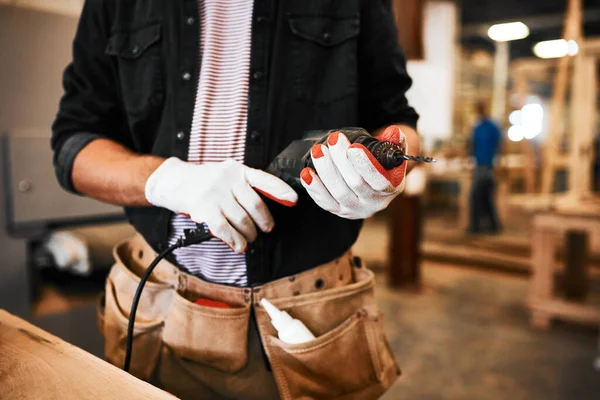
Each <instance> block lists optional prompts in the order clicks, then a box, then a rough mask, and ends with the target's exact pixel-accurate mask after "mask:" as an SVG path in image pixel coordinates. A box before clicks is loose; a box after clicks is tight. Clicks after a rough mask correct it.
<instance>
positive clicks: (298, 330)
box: [260, 299, 315, 344]
mask: <svg viewBox="0 0 600 400" xmlns="http://www.w3.org/2000/svg"><path fill="white" fill-rule="evenodd" d="M260 304H262V306H263V307H264V308H265V310H266V311H267V314H269V317H271V324H273V327H274V328H275V329H276V330H277V335H278V336H279V339H280V340H281V341H282V342H285V343H289V344H297V343H305V342H309V341H311V340H313V339H314V338H315V335H313V334H312V333H311V331H309V330H308V328H307V327H306V326H305V325H304V324H303V323H302V322H301V321H299V320H297V319H294V318H292V317H291V316H290V314H288V313H287V312H285V311H281V310H280V309H278V308H277V307H275V306H274V305H273V304H271V303H270V302H269V301H268V300H267V299H262V300H261V301H260Z"/></svg>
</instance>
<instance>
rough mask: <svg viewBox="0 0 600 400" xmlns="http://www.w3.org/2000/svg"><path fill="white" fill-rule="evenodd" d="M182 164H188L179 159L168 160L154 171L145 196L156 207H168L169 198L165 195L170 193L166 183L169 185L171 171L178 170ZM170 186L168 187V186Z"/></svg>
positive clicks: (147, 183)
mask: <svg viewBox="0 0 600 400" xmlns="http://www.w3.org/2000/svg"><path fill="white" fill-rule="evenodd" d="M181 164H186V163H185V162H184V161H181V160H180V159H179V158H177V157H171V158H168V159H166V160H165V161H164V162H163V163H162V164H160V165H159V166H158V168H156V170H154V172H153V173H152V175H150V177H149V178H148V180H147V181H146V186H145V188H144V194H145V196H146V200H148V202H149V203H150V204H152V205H154V206H159V207H167V205H166V202H167V197H166V196H165V195H164V193H168V191H169V188H165V187H164V186H165V183H169V182H170V179H169V175H170V173H169V171H171V170H173V169H176V168H177V167H178V166H180V165H181ZM167 186H168V185H167Z"/></svg>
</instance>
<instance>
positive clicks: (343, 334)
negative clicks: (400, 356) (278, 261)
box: [253, 255, 400, 400]
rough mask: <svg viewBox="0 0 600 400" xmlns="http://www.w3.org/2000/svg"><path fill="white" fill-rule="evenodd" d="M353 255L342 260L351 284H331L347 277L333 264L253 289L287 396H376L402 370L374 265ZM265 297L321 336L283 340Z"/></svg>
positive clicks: (278, 378)
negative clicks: (368, 265) (381, 306)
mask: <svg viewBox="0 0 600 400" xmlns="http://www.w3.org/2000/svg"><path fill="white" fill-rule="evenodd" d="M353 260H354V259H352V258H350V256H349V255H347V256H346V257H344V258H341V259H339V260H338V262H339V264H346V265H349V267H348V268H347V269H346V271H347V272H346V273H348V274H349V276H350V279H349V281H348V282H347V283H345V284H344V285H335V284H334V285H332V284H329V282H334V281H335V280H336V279H338V280H341V281H345V280H346V278H345V277H344V276H343V275H341V274H340V268H339V267H338V268H335V266H331V265H327V266H324V267H317V268H315V269H312V270H309V271H306V272H304V273H301V274H299V275H296V276H292V277H288V278H285V279H281V280H278V281H275V282H271V283H269V284H266V285H264V286H261V287H259V288H255V289H254V300H253V301H254V307H255V309H256V317H257V322H258V326H259V329H260V333H261V338H262V341H263V343H264V345H265V350H266V352H267V354H268V357H269V360H270V362H271V366H272V369H273V373H274V375H275V380H276V381H277V385H278V387H279V391H280V393H281V397H282V399H284V400H291V399H345V400H346V399H347V400H350V399H357V400H358V399H377V398H379V397H380V396H381V395H382V394H383V393H384V392H385V391H386V390H387V389H388V388H389V387H390V386H391V385H392V383H393V382H394V381H395V380H396V379H397V377H398V376H399V375H400V369H399V368H398V366H397V364H396V361H395V359H394V356H393V353H392V352H391V350H390V347H389V344H388V342H387V339H386V337H385V334H384V331H383V319H382V315H381V312H380V311H379V309H378V307H377V305H376V304H375V299H374V293H373V289H374V284H375V282H374V275H373V272H371V271H369V270H368V269H366V268H360V267H358V266H357V264H358V265H360V264H361V263H360V262H359V263H353V262H352V261H353ZM322 282H325V283H324V284H323V283H322ZM297 287H303V288H304V290H302V289H297ZM315 288H317V289H316V290H315ZM262 298H266V299H268V300H269V301H271V302H272V303H273V304H274V305H275V306H277V307H278V308H279V309H280V310H284V311H287V312H288V313H289V314H290V315H291V316H292V317H293V318H296V319H298V320H300V321H302V322H303V323H304V324H305V325H306V327H307V328H308V329H309V330H310V331H311V332H312V333H313V334H314V335H315V337H316V339H314V340H311V341H309V342H306V343H301V344H288V343H284V342H283V341H281V340H279V339H278V338H277V336H276V331H275V329H274V328H273V326H272V325H271V322H270V318H269V316H268V315H267V313H266V312H265V310H264V309H263V308H262V307H261V306H260V303H259V302H260V300H261V299H262Z"/></svg>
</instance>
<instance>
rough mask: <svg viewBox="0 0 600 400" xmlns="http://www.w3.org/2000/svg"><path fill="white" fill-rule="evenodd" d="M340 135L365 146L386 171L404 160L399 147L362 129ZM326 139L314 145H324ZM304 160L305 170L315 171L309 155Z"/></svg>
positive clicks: (347, 131)
mask: <svg viewBox="0 0 600 400" xmlns="http://www.w3.org/2000/svg"><path fill="white" fill-rule="evenodd" d="M361 131H362V132H361ZM342 133H343V134H344V135H345V136H346V137H347V138H348V140H349V141H350V143H352V144H355V143H359V144H362V145H363V146H365V148H366V149H367V150H368V151H369V152H370V153H371V154H373V156H374V157H375V159H376V160H377V161H379V163H380V164H381V166H382V167H383V168H385V169H387V170H390V169H394V168H396V167H399V166H401V165H402V163H403V162H404V160H405V159H406V158H404V157H403V156H404V153H403V152H402V148H401V147H400V146H398V145H397V144H395V143H392V142H382V141H380V140H378V139H376V138H374V137H373V136H371V135H369V134H368V133H367V132H366V131H365V130H363V129H360V128H352V129H349V130H343V131H342ZM328 138H329V135H325V137H324V138H323V139H321V140H319V141H318V142H317V143H315V144H324V143H325V142H326V141H327V139H328ZM305 160H306V164H305V165H306V167H307V168H312V169H315V166H314V164H313V161H312V157H310V154H309V156H308V157H306V158H305Z"/></svg>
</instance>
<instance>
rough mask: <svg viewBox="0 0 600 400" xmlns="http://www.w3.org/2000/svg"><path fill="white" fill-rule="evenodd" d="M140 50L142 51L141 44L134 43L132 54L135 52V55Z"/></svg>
mask: <svg viewBox="0 0 600 400" xmlns="http://www.w3.org/2000/svg"><path fill="white" fill-rule="evenodd" d="M139 52H140V46H138V45H137V44H136V45H134V46H133V48H132V49H131V54H133V55H134V56H135V55H136V54H138V53H139Z"/></svg>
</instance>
